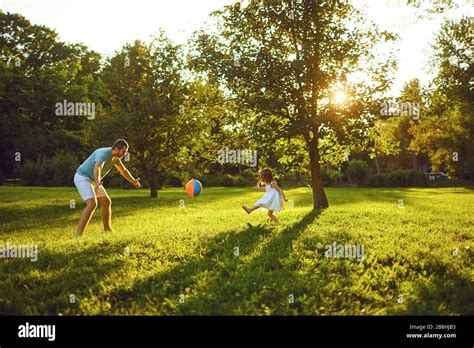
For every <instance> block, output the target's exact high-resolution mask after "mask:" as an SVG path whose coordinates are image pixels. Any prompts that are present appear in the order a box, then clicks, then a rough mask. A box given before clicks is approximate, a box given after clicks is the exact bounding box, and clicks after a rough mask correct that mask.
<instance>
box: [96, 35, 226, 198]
mask: <svg viewBox="0 0 474 348" xmlns="http://www.w3.org/2000/svg"><path fill="white" fill-rule="evenodd" d="M184 72H185V63H184V59H183V55H182V50H181V47H180V46H178V45H174V44H173V43H172V42H171V41H170V40H169V39H168V38H166V36H165V35H164V33H163V32H159V33H158V34H157V35H156V36H154V37H153V40H152V42H151V43H150V45H145V44H143V43H142V42H140V41H135V42H134V44H133V45H126V46H125V47H124V48H123V49H122V50H121V51H120V52H118V53H117V54H116V55H115V56H114V57H112V58H111V59H110V60H109V61H108V62H107V65H106V66H105V68H104V70H103V73H102V79H103V81H104V84H105V87H106V89H107V92H108V93H107V105H106V108H105V110H104V112H103V114H101V115H99V116H98V117H97V120H96V122H94V123H92V124H91V127H90V129H89V130H88V134H89V138H90V139H93V141H94V145H99V144H102V145H103V144H104V141H108V143H112V142H113V141H114V140H115V139H117V138H124V139H126V140H127V141H128V142H129V144H130V154H131V160H130V162H129V164H128V165H129V166H131V167H135V169H137V170H138V171H139V172H141V177H142V179H143V180H144V182H145V183H146V184H147V185H148V186H149V187H150V197H152V198H156V197H157V196H158V189H160V188H161V187H162V185H163V181H164V178H165V177H166V176H175V177H179V178H180V179H182V180H184V178H185V177H186V176H187V175H188V173H191V174H192V173H196V172H197V171H198V169H200V168H201V169H202V167H203V166H204V164H205V163H208V161H209V160H210V158H211V156H212V155H211V154H210V152H211V151H212V150H211V148H212V146H211V145H212V137H211V134H210V133H211V132H210V130H211V128H212V126H213V125H214V123H213V121H212V120H215V119H217V118H218V115H219V111H218V109H219V107H220V106H221V105H222V104H221V103H220V101H221V100H222V98H221V97H220V96H219V93H218V92H216V91H215V89H214V88H213V87H212V86H209V85H208V84H206V83H204V82H203V81H202V80H198V79H196V80H194V81H186V80H185V79H184V77H183V75H184Z"/></svg>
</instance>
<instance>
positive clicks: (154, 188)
mask: <svg viewBox="0 0 474 348" xmlns="http://www.w3.org/2000/svg"><path fill="white" fill-rule="evenodd" d="M157 197H158V179H157V178H152V179H151V180H150V198H157Z"/></svg>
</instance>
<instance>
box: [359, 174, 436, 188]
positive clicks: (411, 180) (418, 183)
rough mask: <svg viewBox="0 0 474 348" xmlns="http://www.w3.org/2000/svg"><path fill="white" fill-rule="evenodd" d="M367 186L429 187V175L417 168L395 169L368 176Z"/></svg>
mask: <svg viewBox="0 0 474 348" xmlns="http://www.w3.org/2000/svg"><path fill="white" fill-rule="evenodd" d="M366 183H367V186H372V187H427V186H428V185H429V180H428V177H427V176H426V174H425V173H424V172H421V171H415V170H395V171H392V172H386V173H382V174H376V175H371V176H369V177H368V179H367V181H366Z"/></svg>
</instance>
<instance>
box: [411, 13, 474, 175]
mask: <svg viewBox="0 0 474 348" xmlns="http://www.w3.org/2000/svg"><path fill="white" fill-rule="evenodd" d="M470 26H471V24H470V20H469V18H466V17H463V18H461V19H460V20H457V21H453V20H448V21H445V23H444V24H443V25H442V28H441V30H440V32H439V33H438V35H437V37H436V40H435V43H434V45H433V49H434V54H433V57H432V63H431V66H432V69H433V70H435V71H437V76H436V78H435V79H434V81H433V82H434V89H433V90H432V91H431V93H430V96H429V101H430V106H429V109H428V110H427V112H426V115H427V117H422V118H420V122H419V123H418V124H417V125H416V126H414V127H412V128H411V130H410V132H411V133H412V134H413V137H414V139H413V141H412V143H411V148H412V149H413V150H414V151H416V152H418V153H424V154H426V155H427V156H428V157H429V159H430V162H431V163H432V166H433V170H435V171H436V170H440V169H443V168H444V169H445V170H446V171H447V172H448V174H450V175H451V176H453V177H456V176H461V177H465V178H473V177H474V154H473V152H472V149H473V148H474V105H473V103H472V100H474V89H473V88H472V84H471V83H472V76H473V75H474V66H473V61H472V47H471V43H472V36H471V29H470Z"/></svg>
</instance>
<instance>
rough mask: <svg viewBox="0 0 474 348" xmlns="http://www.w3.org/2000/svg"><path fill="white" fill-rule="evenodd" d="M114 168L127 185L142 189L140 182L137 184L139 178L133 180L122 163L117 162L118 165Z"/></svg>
mask: <svg viewBox="0 0 474 348" xmlns="http://www.w3.org/2000/svg"><path fill="white" fill-rule="evenodd" d="M115 168H117V170H118V171H119V172H120V174H122V176H123V177H124V178H125V179H126V180H127V181H128V182H129V183H131V184H132V185H133V186H135V187H136V188H140V187H142V185H141V184H140V182H139V180H140V178H138V179H135V178H134V177H133V176H132V174H130V172H129V171H128V169H127V168H125V166H124V165H123V163H122V162H118V163H117V164H116V165H115Z"/></svg>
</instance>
